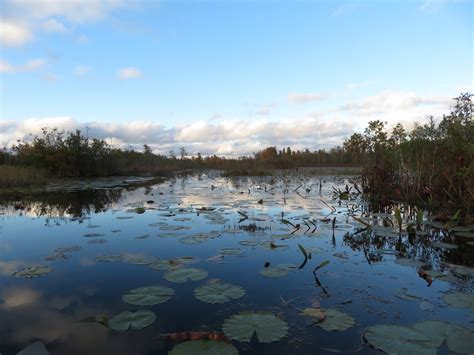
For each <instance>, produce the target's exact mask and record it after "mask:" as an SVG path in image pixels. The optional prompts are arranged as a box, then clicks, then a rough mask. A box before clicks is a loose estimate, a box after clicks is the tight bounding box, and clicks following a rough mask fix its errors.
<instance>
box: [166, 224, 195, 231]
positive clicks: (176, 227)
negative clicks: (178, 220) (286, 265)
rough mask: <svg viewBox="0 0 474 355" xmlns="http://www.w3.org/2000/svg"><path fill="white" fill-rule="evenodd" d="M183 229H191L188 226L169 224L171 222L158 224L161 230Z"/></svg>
mask: <svg viewBox="0 0 474 355" xmlns="http://www.w3.org/2000/svg"><path fill="white" fill-rule="evenodd" d="M184 229H191V227H189V226H178V225H171V224H167V225H161V226H160V230H162V231H180V230H184Z"/></svg>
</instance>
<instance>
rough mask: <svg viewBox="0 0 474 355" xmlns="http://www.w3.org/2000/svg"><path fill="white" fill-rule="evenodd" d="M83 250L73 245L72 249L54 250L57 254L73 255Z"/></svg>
mask: <svg viewBox="0 0 474 355" xmlns="http://www.w3.org/2000/svg"><path fill="white" fill-rule="evenodd" d="M81 249H82V248H81V247H80V246H79V245H72V246H70V247H64V248H57V249H55V250H54V252H55V253H72V252H74V251H79V250H81Z"/></svg>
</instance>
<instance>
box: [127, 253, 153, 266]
mask: <svg viewBox="0 0 474 355" xmlns="http://www.w3.org/2000/svg"><path fill="white" fill-rule="evenodd" d="M156 260H157V259H156V258H155V257H153V256H143V255H125V256H124V258H123V261H124V262H125V263H127V264H133V265H149V264H153V263H154V262H155V261H156Z"/></svg>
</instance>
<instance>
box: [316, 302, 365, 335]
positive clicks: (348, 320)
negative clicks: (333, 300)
mask: <svg viewBox="0 0 474 355" xmlns="http://www.w3.org/2000/svg"><path fill="white" fill-rule="evenodd" d="M325 313H326V317H325V318H324V320H323V321H322V322H318V323H316V325H317V326H318V327H321V328H323V329H324V330H327V331H333V330H338V331H343V330H347V329H349V328H352V327H353V326H354V325H355V323H356V322H355V319H354V318H352V317H351V316H350V315H348V314H347V313H343V312H340V311H338V310H337V309H332V308H330V309H326V310H325Z"/></svg>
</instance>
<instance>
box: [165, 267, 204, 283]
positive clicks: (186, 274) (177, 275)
mask: <svg viewBox="0 0 474 355" xmlns="http://www.w3.org/2000/svg"><path fill="white" fill-rule="evenodd" d="M206 277H207V271H206V270H202V269H193V268H184V269H174V270H170V271H168V272H167V273H165V274H164V278H165V279H166V280H168V281H170V282H177V283H183V282H186V281H189V280H191V281H199V280H202V279H204V278H206Z"/></svg>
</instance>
